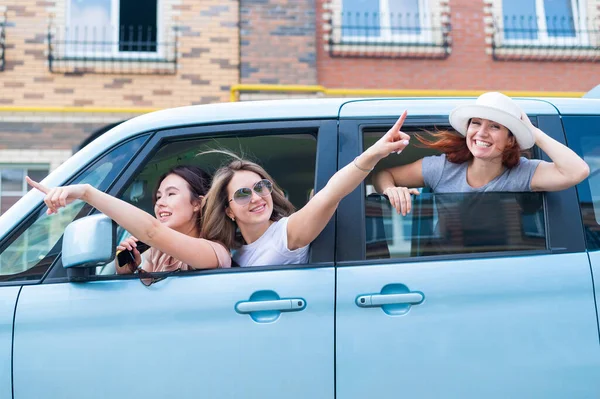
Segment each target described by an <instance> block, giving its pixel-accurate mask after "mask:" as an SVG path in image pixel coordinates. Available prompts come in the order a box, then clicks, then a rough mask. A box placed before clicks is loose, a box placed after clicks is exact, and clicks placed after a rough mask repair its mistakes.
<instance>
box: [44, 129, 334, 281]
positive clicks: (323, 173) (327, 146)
mask: <svg viewBox="0 0 600 399" xmlns="http://www.w3.org/2000/svg"><path fill="white" fill-rule="evenodd" d="M311 131H312V132H315V133H316V135H317V136H316V159H315V177H314V178H315V181H314V187H315V191H318V190H320V189H322V188H323V187H324V186H325V185H326V184H327V182H328V181H329V178H330V177H331V176H332V175H333V174H334V173H335V172H336V166H337V156H335V157H331V153H332V152H333V153H334V154H336V155H337V145H338V143H337V119H312V120H277V121H265V122H238V123H219V124H201V125H194V126H186V127H178V128H166V129H162V130H158V131H156V132H155V134H154V135H153V136H152V137H151V138H150V139H149V140H148V141H147V142H146V143H145V146H144V148H143V150H142V151H140V152H139V153H138V154H137V156H136V157H134V159H133V160H132V162H131V163H130V164H129V165H128V167H127V168H125V169H124V170H123V171H122V173H121V174H120V176H119V177H118V178H117V179H115V181H114V182H113V184H112V185H111V187H110V188H109V189H108V190H107V193H108V194H110V195H112V196H116V197H119V196H121V195H123V193H124V192H125V190H126V189H127V188H128V187H129V185H130V184H131V183H132V182H133V180H134V179H135V177H136V176H137V175H138V174H139V173H141V171H142V170H143V169H144V167H145V166H146V165H147V163H148V162H149V161H150V160H151V159H152V158H153V157H154V156H155V155H156V153H157V152H158V151H159V150H160V149H161V148H162V147H163V146H164V145H166V144H168V143H170V142H173V141H180V140H196V139H200V138H202V137H203V136H206V137H207V138H226V137H244V136H245V137H252V136H268V135H285V134H307V133H309V132H311ZM267 172H268V171H267ZM94 213H97V211H94ZM334 245H335V220H334V218H332V219H331V220H330V222H329V223H328V224H327V226H326V227H325V229H324V230H323V232H322V233H321V234H320V235H319V236H318V237H317V239H316V240H315V241H314V242H313V244H312V247H311V251H310V259H309V263H308V264H305V265H278V266H256V267H236V268H226V269H208V270H193V271H186V272H185V273H184V274H181V273H179V274H178V276H196V275H205V274H215V273H236V272H252V271H267V270H281V269H286V270H287V269H301V268H315V267H331V266H333V265H334V256H335V247H334ZM57 267H60V268H62V260H61V257H60V256H59V257H58V258H57V261H56V262H55V263H54V264H53V265H52V269H54V268H57ZM67 272H68V273H67V276H65V277H62V276H61V277H57V278H52V279H51V280H50V279H48V280H46V279H44V281H43V282H42V283H44V284H55V283H64V282H69V281H78V282H89V281H106V280H110V281H112V280H127V279H132V278H133V279H137V278H138V276H137V275H135V274H133V275H127V274H125V275H117V274H112V275H94V274H91V273H89V269H76V268H75V269H69V270H67ZM163 274H164V273H163ZM156 275H157V276H160V275H161V273H157V274H156ZM165 275H166V274H165Z"/></svg>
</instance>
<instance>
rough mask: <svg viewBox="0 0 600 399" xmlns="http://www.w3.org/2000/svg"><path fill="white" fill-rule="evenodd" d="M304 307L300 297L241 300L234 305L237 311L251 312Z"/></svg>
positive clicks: (290, 309)
mask: <svg viewBox="0 0 600 399" xmlns="http://www.w3.org/2000/svg"><path fill="white" fill-rule="evenodd" d="M305 307H306V302H305V301H304V299H302V298H289V299H278V300H273V301H243V302H238V303H237V304H236V305H235V310H236V312H238V313H243V314H247V313H252V312H265V311H279V312H297V311H300V310H302V309H304V308H305Z"/></svg>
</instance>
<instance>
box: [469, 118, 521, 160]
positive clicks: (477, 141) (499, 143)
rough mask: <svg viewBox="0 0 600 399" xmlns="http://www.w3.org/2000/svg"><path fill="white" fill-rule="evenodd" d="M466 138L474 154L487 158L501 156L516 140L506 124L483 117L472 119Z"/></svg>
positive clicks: (480, 157) (476, 156)
mask: <svg viewBox="0 0 600 399" xmlns="http://www.w3.org/2000/svg"><path fill="white" fill-rule="evenodd" d="M466 139H467V147H469V150H470V151H471V153H472V154H473V156H474V157H475V158H478V159H485V160H494V159H497V158H501V157H502V153H503V152H504V149H505V148H506V147H507V146H509V145H511V144H512V142H511V140H512V141H514V137H513V136H512V135H511V134H510V132H509V130H508V129H507V128H506V127H505V126H503V125H501V124H499V123H497V122H494V121H491V120H489V119H483V118H473V119H471V122H470V123H469V127H468V129H467V136H466Z"/></svg>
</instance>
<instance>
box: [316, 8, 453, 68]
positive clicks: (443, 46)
mask: <svg viewBox="0 0 600 399" xmlns="http://www.w3.org/2000/svg"><path fill="white" fill-rule="evenodd" d="M446 3H447V2H446V0H331V2H330V3H329V9H330V10H331V18H330V22H331V23H330V27H329V28H330V31H327V29H326V31H327V32H326V35H327V37H328V39H329V40H328V41H327V42H328V45H329V50H330V53H331V55H332V56H336V55H364V56H400V57H402V56H409V55H413V56H417V57H419V56H420V57H424V58H430V57H431V56H434V58H439V57H440V56H441V57H446V56H447V55H448V54H449V45H448V43H449V41H448V40H447V39H448V32H449V21H448V18H447V15H446V14H444V11H443V10H444V6H443V5H445V4H446Z"/></svg>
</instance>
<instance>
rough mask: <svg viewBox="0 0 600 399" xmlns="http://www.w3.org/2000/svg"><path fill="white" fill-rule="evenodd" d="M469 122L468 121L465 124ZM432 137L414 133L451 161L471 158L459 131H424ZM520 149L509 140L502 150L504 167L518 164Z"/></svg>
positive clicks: (463, 160)
mask: <svg viewBox="0 0 600 399" xmlns="http://www.w3.org/2000/svg"><path fill="white" fill-rule="evenodd" d="M470 123H471V120H469V123H468V124H467V126H468V125H469V124H470ZM426 133H427V134H428V135H430V136H433V138H432V139H428V138H426V137H424V136H423V135H420V134H415V137H416V138H417V140H419V141H420V142H421V143H422V144H423V145H424V146H425V147H427V148H432V149H434V150H438V151H440V152H443V153H444V154H446V158H447V159H448V161H450V162H452V163H463V162H467V161H470V160H471V159H473V154H472V153H471V150H469V147H467V138H466V137H465V136H463V135H461V134H459V133H456V132H454V131H449V130H437V131H435V132H431V131H426ZM508 134H509V137H514V136H513V134H512V133H511V131H510V130H509V131H508ZM520 157H521V149H520V148H519V143H517V140H515V139H514V138H513V140H511V142H510V143H509V144H508V145H507V146H506V147H505V148H504V151H502V165H503V166H504V167H506V168H509V169H510V168H512V167H515V166H517V165H518V164H519V158H520Z"/></svg>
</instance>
